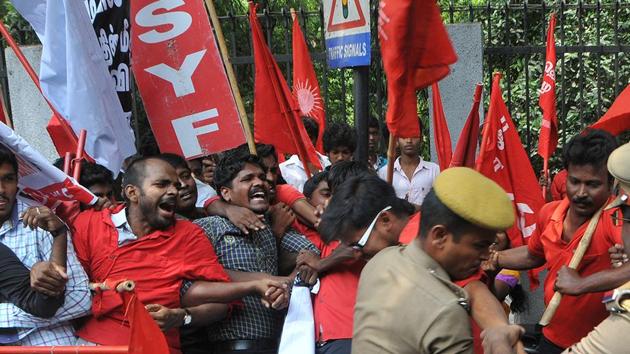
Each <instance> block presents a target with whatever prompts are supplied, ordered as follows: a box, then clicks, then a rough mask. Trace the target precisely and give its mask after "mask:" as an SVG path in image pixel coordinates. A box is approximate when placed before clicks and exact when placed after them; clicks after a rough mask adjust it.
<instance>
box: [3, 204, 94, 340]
mask: <svg viewBox="0 0 630 354" xmlns="http://www.w3.org/2000/svg"><path fill="white" fill-rule="evenodd" d="M27 207H28V206H27V205H26V204H24V203H23V202H21V201H19V200H18V201H16V204H15V205H14V207H13V211H12V215H11V217H10V218H9V219H8V220H7V221H5V222H4V223H3V224H2V226H0V242H2V243H3V244H4V245H6V246H7V247H9V248H10V249H11V250H12V251H13V252H14V253H15V254H16V255H17V257H18V258H19V259H20V260H21V261H22V263H23V264H24V265H25V266H26V267H27V268H28V269H31V268H32V267H33V265H34V264H35V263H38V262H42V261H48V259H49V257H50V254H51V252H52V243H53V237H52V236H51V235H50V233H48V232H46V231H44V230H42V229H39V228H38V229H35V230H31V229H30V228H28V227H24V225H23V224H22V222H21V221H20V220H19V215H20V214H21V213H22V212H24V210H26V208H27ZM67 252H68V255H67V267H66V269H67V273H68V282H67V283H66V291H65V299H64V304H63V306H61V308H59V310H57V313H56V314H55V315H54V316H53V317H51V318H49V319H43V318H39V317H35V316H33V315H31V314H28V313H27V312H25V311H23V310H21V309H20V308H18V307H17V306H15V305H14V304H11V303H0V328H1V329H5V330H4V331H2V332H3V333H7V329H15V330H16V331H17V333H16V334H17V338H18V340H19V341H18V342H15V343H12V344H13V345H27V346H39V345H74V344H75V343H76V337H75V336H74V328H73V327H72V325H71V324H70V322H69V321H70V320H72V319H74V318H79V317H82V316H85V315H87V314H89V312H90V307H91V305H92V301H91V298H90V290H89V288H88V278H87V276H86V275H85V272H84V271H83V268H82V267H81V265H80V263H79V261H78V259H77V257H76V255H75V253H74V248H73V247H72V242H71V241H70V240H68V251H67Z"/></svg>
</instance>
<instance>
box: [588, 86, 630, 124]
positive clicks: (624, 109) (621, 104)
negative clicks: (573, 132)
mask: <svg viewBox="0 0 630 354" xmlns="http://www.w3.org/2000/svg"><path fill="white" fill-rule="evenodd" d="M591 128H594V129H603V130H606V131H608V132H610V133H611V134H613V135H619V134H621V133H623V132H624V131H626V130H628V129H630V85H628V86H627V87H626V88H625V89H624V90H623V91H622V92H621V94H620V95H619V96H617V98H616V99H615V102H613V104H612V105H611V106H610V108H609V109H608V111H606V113H605V114H604V115H603V116H602V117H601V118H600V119H599V120H598V121H597V122H595V124H593V125H591Z"/></svg>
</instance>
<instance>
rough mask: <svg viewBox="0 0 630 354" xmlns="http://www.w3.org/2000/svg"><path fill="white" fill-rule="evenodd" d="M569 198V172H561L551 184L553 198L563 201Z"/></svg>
mask: <svg viewBox="0 0 630 354" xmlns="http://www.w3.org/2000/svg"><path fill="white" fill-rule="evenodd" d="M566 196H567V170H564V169H563V170H560V172H558V173H557V174H556V175H555V176H554V177H553V182H551V198H552V199H553V200H562V199H564V198H565V197H566Z"/></svg>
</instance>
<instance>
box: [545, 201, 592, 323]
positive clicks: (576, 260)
mask: <svg viewBox="0 0 630 354" xmlns="http://www.w3.org/2000/svg"><path fill="white" fill-rule="evenodd" d="M603 210H604V208H601V209H599V210H598V211H597V212H596V213H595V215H593V217H591V220H590V221H589V223H588V226H587V227H586V231H585V232H584V236H582V239H581V240H580V243H579V244H578V246H577V248H576V250H575V252H574V253H573V256H571V261H569V268H572V269H576V268H577V266H578V265H580V262H581V261H582V258H583V257H584V254H585V253H586V250H587V249H588V246H589V245H590V244H591V238H592V237H593V234H594V233H595V228H596V227H597V222H598V221H599V217H600V215H601V214H602V211H603ZM560 300H562V294H560V292H558V291H556V292H555V293H554V294H553V297H552V298H551V300H550V301H549V304H548V305H547V308H546V309H545V312H544V313H543V315H542V318H541V319H540V322H538V323H539V324H540V325H541V326H546V325H548V324H549V322H551V319H552V318H553V315H555V313H556V310H557V309H558V306H560Z"/></svg>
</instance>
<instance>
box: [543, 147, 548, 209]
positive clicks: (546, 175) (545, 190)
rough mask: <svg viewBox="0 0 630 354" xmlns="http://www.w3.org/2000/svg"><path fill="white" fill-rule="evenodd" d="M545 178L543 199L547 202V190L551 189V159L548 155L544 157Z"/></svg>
mask: <svg viewBox="0 0 630 354" xmlns="http://www.w3.org/2000/svg"><path fill="white" fill-rule="evenodd" d="M543 178H544V179H545V185H544V186H543V188H542V194H543V199H544V200H545V202H547V190H548V189H549V159H547V158H546V157H545V158H544V159H543Z"/></svg>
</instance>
